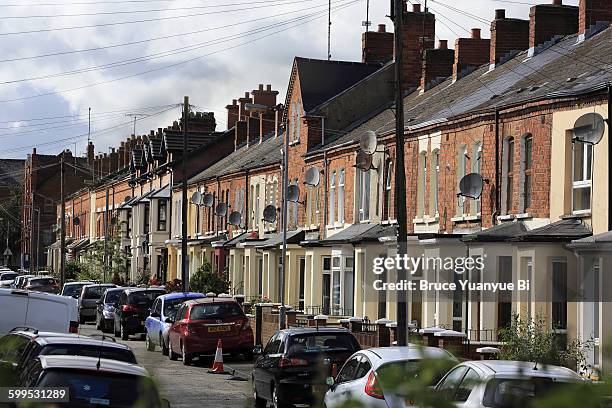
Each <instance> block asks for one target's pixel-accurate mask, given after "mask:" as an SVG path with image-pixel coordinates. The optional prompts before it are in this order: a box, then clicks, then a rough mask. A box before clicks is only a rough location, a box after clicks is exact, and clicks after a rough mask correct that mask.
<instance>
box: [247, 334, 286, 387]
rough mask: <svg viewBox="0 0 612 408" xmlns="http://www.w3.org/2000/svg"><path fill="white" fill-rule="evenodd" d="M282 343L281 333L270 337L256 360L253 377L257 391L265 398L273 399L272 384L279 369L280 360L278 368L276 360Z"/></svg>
mask: <svg viewBox="0 0 612 408" xmlns="http://www.w3.org/2000/svg"><path fill="white" fill-rule="evenodd" d="M280 344H281V333H280V332H277V333H276V334H274V335H273V336H272V337H271V338H270V340H269V341H268V344H266V347H264V349H263V352H262V354H261V356H260V357H259V358H258V359H257V361H255V365H254V369H253V371H254V373H253V377H254V381H255V386H256V390H257V393H258V394H259V395H260V396H261V397H263V398H267V399H272V393H271V389H272V387H271V385H272V381H273V380H274V376H275V373H276V370H277V369H278V362H277V363H276V368H275V364H274V362H275V360H278V355H279V348H280Z"/></svg>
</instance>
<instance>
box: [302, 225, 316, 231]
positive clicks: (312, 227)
mask: <svg viewBox="0 0 612 408" xmlns="http://www.w3.org/2000/svg"><path fill="white" fill-rule="evenodd" d="M303 230H304V231H306V232H308V231H318V230H319V226H318V225H308V226H304V228H303Z"/></svg>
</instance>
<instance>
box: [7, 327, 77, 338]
mask: <svg viewBox="0 0 612 408" xmlns="http://www.w3.org/2000/svg"><path fill="white" fill-rule="evenodd" d="M9 334H17V335H20V336H26V337H32V338H39V337H45V338H48V337H86V336H84V335H82V334H77V333H58V332H46V331H38V330H36V329H32V330H12V331H10V332H9Z"/></svg>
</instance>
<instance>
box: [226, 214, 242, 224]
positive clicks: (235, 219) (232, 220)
mask: <svg viewBox="0 0 612 408" xmlns="http://www.w3.org/2000/svg"><path fill="white" fill-rule="evenodd" d="M227 222H228V224H229V225H235V226H237V227H239V226H240V224H242V214H240V211H233V212H232V213H231V214H230V215H229V219H228V220H227Z"/></svg>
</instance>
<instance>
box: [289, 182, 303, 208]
mask: <svg viewBox="0 0 612 408" xmlns="http://www.w3.org/2000/svg"><path fill="white" fill-rule="evenodd" d="M299 199H300V188H299V187H298V186H297V185H296V184H291V185H290V186H287V201H290V202H292V203H297V202H298V200H299Z"/></svg>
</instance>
